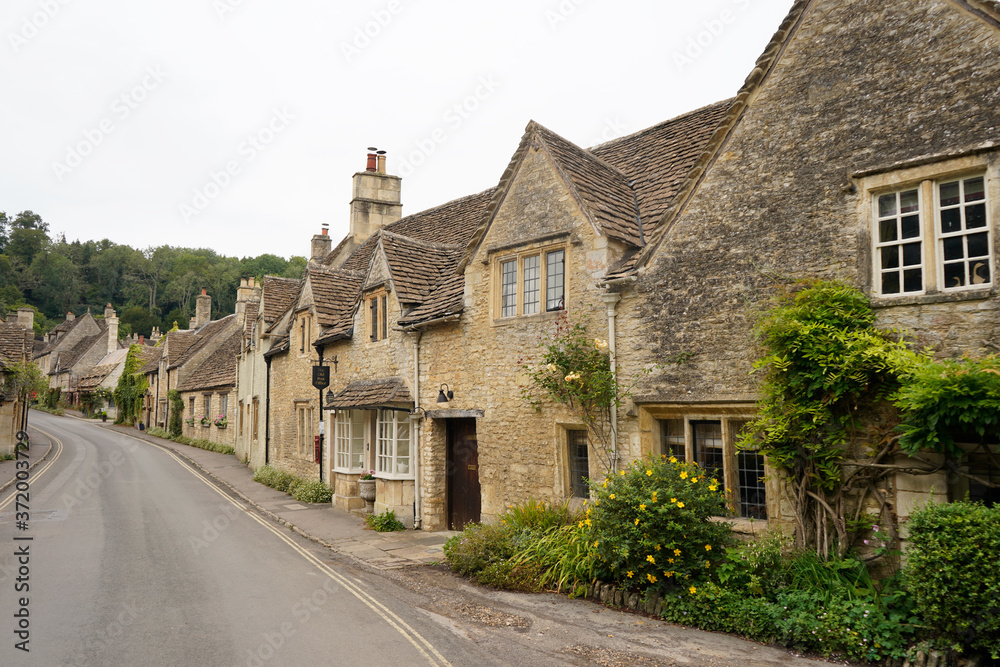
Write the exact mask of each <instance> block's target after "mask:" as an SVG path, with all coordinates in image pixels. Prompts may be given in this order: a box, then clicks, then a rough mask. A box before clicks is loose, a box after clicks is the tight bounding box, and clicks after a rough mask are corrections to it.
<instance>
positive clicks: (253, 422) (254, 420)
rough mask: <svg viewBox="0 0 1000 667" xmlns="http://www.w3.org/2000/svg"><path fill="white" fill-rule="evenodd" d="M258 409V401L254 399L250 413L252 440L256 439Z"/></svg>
mask: <svg viewBox="0 0 1000 667" xmlns="http://www.w3.org/2000/svg"><path fill="white" fill-rule="evenodd" d="M259 407H260V401H258V400H257V399H256V398H255V399H253V411H252V412H251V413H250V429H251V430H252V431H253V435H252V437H253V439H254V440H256V439H257V424H258V421H259V420H258V419H257V410H258V408H259Z"/></svg>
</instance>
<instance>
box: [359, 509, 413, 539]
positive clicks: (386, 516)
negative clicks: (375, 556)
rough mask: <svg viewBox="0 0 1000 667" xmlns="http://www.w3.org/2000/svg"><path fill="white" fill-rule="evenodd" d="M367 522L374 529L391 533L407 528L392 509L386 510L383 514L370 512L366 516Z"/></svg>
mask: <svg viewBox="0 0 1000 667" xmlns="http://www.w3.org/2000/svg"><path fill="white" fill-rule="evenodd" d="M365 523H367V524H368V525H369V526H370V527H371V528H372V529H373V530H377V531H378V532H380V533H391V532H393V531H396V530H406V526H404V525H403V524H402V523H401V522H400V521H399V519H397V518H396V513H395V512H394V511H392V510H386V511H384V512H382V513H381V514H369V515H368V516H366V517H365Z"/></svg>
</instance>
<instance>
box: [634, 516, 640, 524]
mask: <svg viewBox="0 0 1000 667" xmlns="http://www.w3.org/2000/svg"><path fill="white" fill-rule="evenodd" d="M635 525H637V526H638V525H639V517H636V519H635Z"/></svg>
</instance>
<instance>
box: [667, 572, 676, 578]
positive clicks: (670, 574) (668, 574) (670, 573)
mask: <svg viewBox="0 0 1000 667" xmlns="http://www.w3.org/2000/svg"><path fill="white" fill-rule="evenodd" d="M666 576H667V577H672V576H674V573H673V572H667V573H666Z"/></svg>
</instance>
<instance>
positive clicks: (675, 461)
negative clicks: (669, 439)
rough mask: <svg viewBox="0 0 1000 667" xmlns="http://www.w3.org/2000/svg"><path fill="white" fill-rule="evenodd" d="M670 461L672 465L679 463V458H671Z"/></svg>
mask: <svg viewBox="0 0 1000 667" xmlns="http://www.w3.org/2000/svg"><path fill="white" fill-rule="evenodd" d="M669 460H670V462H671V463H677V457H676V456H671V457H670V459H669Z"/></svg>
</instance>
